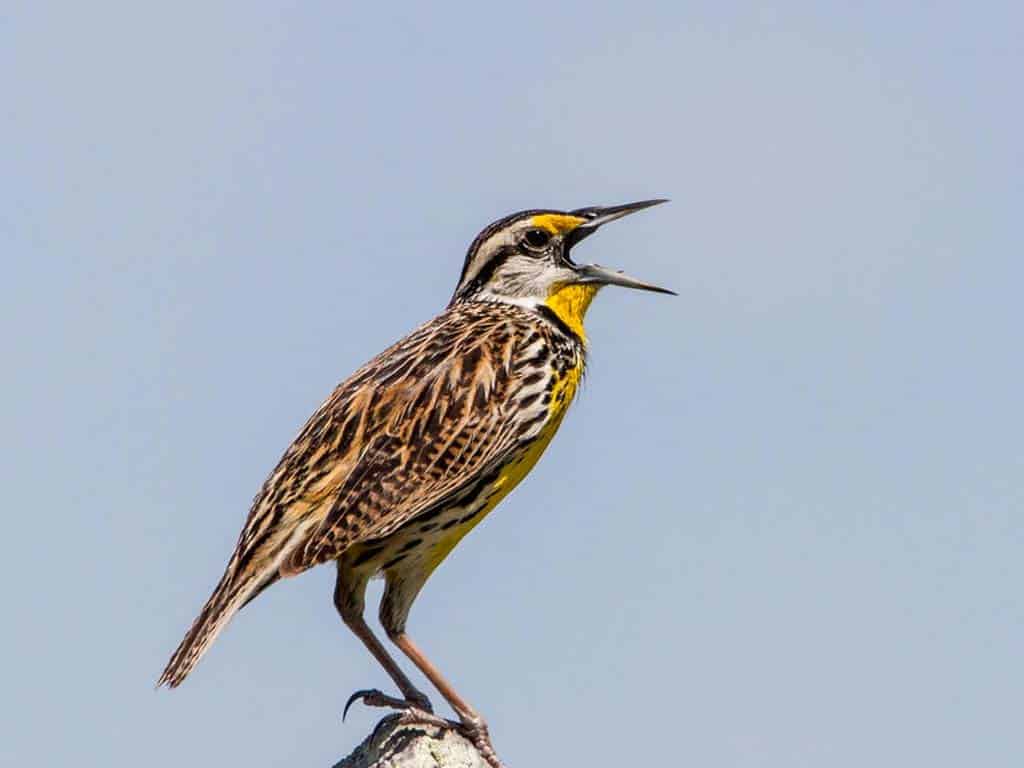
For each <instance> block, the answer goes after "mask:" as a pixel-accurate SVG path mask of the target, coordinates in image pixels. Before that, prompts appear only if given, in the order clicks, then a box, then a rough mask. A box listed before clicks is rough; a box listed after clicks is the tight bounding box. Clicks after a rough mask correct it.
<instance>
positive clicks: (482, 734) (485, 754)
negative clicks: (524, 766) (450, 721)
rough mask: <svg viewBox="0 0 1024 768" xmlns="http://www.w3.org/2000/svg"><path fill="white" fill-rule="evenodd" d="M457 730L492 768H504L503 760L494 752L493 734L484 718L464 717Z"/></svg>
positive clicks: (457, 725)
mask: <svg viewBox="0 0 1024 768" xmlns="http://www.w3.org/2000/svg"><path fill="white" fill-rule="evenodd" d="M456 729H457V730H458V732H459V733H461V734H462V735H463V736H465V737H466V738H467V739H469V740H470V742H471V743H472V744H473V746H474V747H476V751H477V752H479V753H480V756H481V757H482V758H483V759H484V760H486V761H487V764H488V765H490V766H491V768H504V766H503V765H502V762H501V760H499V759H498V753H497V752H495V751H494V745H493V744H492V743H491V734H490V733H489V732H488V730H487V723H485V722H484V721H483V718H481V717H480V716H478V715H476V716H473V717H463V719H462V722H460V723H458V724H456Z"/></svg>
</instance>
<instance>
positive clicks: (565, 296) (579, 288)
mask: <svg viewBox="0 0 1024 768" xmlns="http://www.w3.org/2000/svg"><path fill="white" fill-rule="evenodd" d="M600 289H601V286H600V285H598V284H597V283H583V284H580V283H564V284H562V285H556V286H554V288H552V290H551V293H549V294H548V298H547V301H545V302H544V304H545V305H546V306H547V307H548V309H550V310H551V311H552V312H554V313H555V314H556V315H557V316H558V319H559V320H561V321H562V322H563V323H565V324H566V325H567V326H569V328H571V329H572V332H573V333H575V334H576V335H577V336H579V337H580V340H581V341H583V342H584V343H586V341H587V334H586V331H585V330H584V328H583V316H584V315H585V314H587V309H588V308H589V307H590V302H591V301H593V300H594V296H596V295H597V292H598V291H599V290H600Z"/></svg>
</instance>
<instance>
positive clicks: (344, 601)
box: [334, 562, 434, 720]
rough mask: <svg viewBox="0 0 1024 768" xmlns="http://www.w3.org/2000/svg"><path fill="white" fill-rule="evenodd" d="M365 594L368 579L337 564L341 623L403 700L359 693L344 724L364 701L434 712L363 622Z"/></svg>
mask: <svg viewBox="0 0 1024 768" xmlns="http://www.w3.org/2000/svg"><path fill="white" fill-rule="evenodd" d="M365 591H366V578H365V577H362V578H360V577H358V576H356V575H355V574H353V573H352V572H351V571H350V570H348V569H346V568H345V567H344V566H343V564H342V563H341V562H339V563H338V580H337V582H336V583H335V586H334V605H335V607H336V608H337V609H338V613H339V614H340V615H341V620H342V621H344V622H345V625H346V626H347V627H348V628H349V629H351V630H352V633H353V634H354V635H355V636H356V637H358V638H359V639H360V640H362V641H363V645H365V646H366V648H367V649H368V650H369V651H370V653H372V654H373V657H374V658H375V659H377V661H378V662H380V665H381V666H382V667H384V670H385V671H386V672H387V673H388V675H389V676H390V677H391V679H392V680H394V681H395V685H397V686H398V690H399V691H401V692H402V697H403V698H401V699H396V698H395V697H393V696H388V695H387V694H385V693H382V692H381V691H378V690H375V689H366V690H360V691H356V692H355V693H353V694H352V695H351V696H350V697H349V700H348V701H347V702H346V703H345V710H344V712H343V713H342V715H341V718H342V720H344V719H345V714H346V713H348V708H349V707H351V706H352V703H353V702H355V701H357V700H359V699H362V701H363V703H364V704H368V705H369V706H371V707H392V708H394V709H418V710H421V711H423V712H425V713H428V714H429V713H431V712H433V711H434V708H433V707H432V706H431V705H430V699H428V698H427V697H426V695H424V694H423V693H422V692H421V691H420V690H419V689H418V688H417V687H416V686H415V685H413V684H412V680H410V679H409V678H408V677H406V674H405V673H404V672H403V671H402V668H401V667H400V666H398V663H397V662H396V661H395V660H394V659H393V658H392V657H391V654H390V653H388V649H387V648H385V647H384V645H383V643H381V641H380V640H378V639H377V636H376V635H374V634H373V630H372V629H370V627H369V625H368V624H367V623H366V619H364V618H363V608H364V600H363V595H364V594H365Z"/></svg>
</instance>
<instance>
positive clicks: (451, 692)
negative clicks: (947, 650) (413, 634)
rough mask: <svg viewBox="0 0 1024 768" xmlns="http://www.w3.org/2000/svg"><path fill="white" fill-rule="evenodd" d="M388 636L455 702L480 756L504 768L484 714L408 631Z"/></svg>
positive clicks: (460, 727) (464, 729) (495, 767)
mask: <svg viewBox="0 0 1024 768" xmlns="http://www.w3.org/2000/svg"><path fill="white" fill-rule="evenodd" d="M388 637H390V638H391V641H392V642H393V643H394V644H395V645H397V646H398V647H399V649H401V651H402V653H404V654H405V655H406V656H408V657H409V659H410V660H411V661H412V663H413V664H415V665H416V666H417V667H419V670H420V671H421V672H422V673H423V674H424V675H425V676H426V678H427V679H428V680H430V682H431V683H432V684H433V685H434V687H435V688H437V690H438V691H440V692H441V695H442V696H444V698H445V699H446V700H447V701H448V703H449V704H451V707H452V709H454V710H455V714H457V715H458V716H459V723H458V724H457V728H458V730H459V731H460V732H461V733H462V734H463V735H464V736H465V737H466V738H467V739H469V740H470V741H471V742H472V743H473V746H474V747H476V749H477V751H478V752H479V753H480V756H481V757H483V758H484V760H486V761H487V762H488V763H489V764H490V765H491V766H493V768H503V766H502V764H501V760H499V759H498V755H497V753H496V752H495V751H494V745H493V744H492V743H491V736H490V734H489V733H488V732H487V723H485V722H484V719H483V718H482V717H480V714H479V713H478V712H477V711H476V710H475V709H473V707H471V706H470V705H469V703H468V702H467V701H466V700H465V699H463V698H462V697H461V696H459V694H458V693H457V692H456V691H455V689H454V688H453V687H452V685H451V683H449V682H448V681H447V680H446V679H445V678H444V676H443V675H442V674H441V672H440V670H438V668H437V667H435V666H434V665H433V664H432V663H431V661H430V659H428V658H427V657H426V656H424V655H423V652H422V651H421V650H420V649H419V648H418V647H416V644H415V643H413V641H412V638H410V637H409V636H408V635H407V634H405V632H404V631H401V632H389V633H388ZM411 714H412V713H410V715H411Z"/></svg>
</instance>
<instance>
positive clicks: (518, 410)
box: [157, 199, 676, 768]
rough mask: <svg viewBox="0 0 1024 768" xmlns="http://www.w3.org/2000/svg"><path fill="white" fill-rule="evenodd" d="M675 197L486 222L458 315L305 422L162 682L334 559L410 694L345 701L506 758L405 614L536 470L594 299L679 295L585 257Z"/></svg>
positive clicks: (358, 629)
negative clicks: (369, 606) (615, 231)
mask: <svg viewBox="0 0 1024 768" xmlns="http://www.w3.org/2000/svg"><path fill="white" fill-rule="evenodd" d="M664 202H667V200H663V199H656V200H643V201H639V202H634V203H628V204H625V205H616V206H606V207H600V206H592V207H587V208H578V209H575V210H569V211H563V210H555V209H531V210H526V211H520V212H518V213H513V214H511V215H508V216H505V217H504V218H501V219H499V220H498V221H495V222H494V223H492V224H490V225H489V226H487V227H486V228H485V229H484V230H483V231H481V232H480V234H479V235H477V237H476V238H475V239H474V240H473V242H472V244H471V245H470V247H469V250H468V252H467V254H466V257H465V261H464V263H463V267H462V272H461V274H460V276H459V281H458V284H457V286H456V288H455V292H454V294H453V296H452V298H451V301H450V303H449V304H448V306H447V307H446V308H445V309H444V311H442V312H441V313H440V314H439V315H437V316H436V317H435V318H434V319H432V320H430V321H428V322H426V323H425V324H423V325H421V326H420V327H419V328H417V329H416V330H414V331H412V332H411V333H410V334H409V335H408V336H406V337H405V338H403V339H401V340H400V341H398V342H396V343H395V344H393V345H392V346H391V347H389V348H388V349H386V350H385V351H383V352H382V353H380V354H379V355H377V356H376V357H375V358H373V359H372V360H371V361H370V362H368V363H367V364H365V365H364V366H362V367H361V368H359V369H358V370H357V371H356V372H355V373H353V374H352V375H351V376H350V377H349V378H348V379H346V380H345V381H343V382H342V383H341V384H339V385H338V386H337V387H336V388H335V389H334V391H333V392H332V393H331V394H330V395H329V396H328V398H327V399H326V400H325V401H324V402H323V403H322V404H321V405H320V407H319V408H317V410H316V411H315V412H314V413H313V415H312V416H311V417H310V418H309V420H308V421H307V422H306V423H305V425H304V426H303V427H302V429H301V430H300V431H299V433H298V436H297V437H296V438H295V439H294V441H293V442H292V443H291V445H290V446H289V447H288V449H287V450H286V451H285V453H284V455H283V456H282V457H281V459H280V461H279V463H278V464H277V466H276V467H275V468H274V470H273V471H272V472H271V473H270V475H269V477H267V479H266V481H265V482H264V484H263V486H262V488H261V490H260V492H259V493H258V495H257V496H256V498H255V500H254V502H253V504H252V507H251V509H250V511H249V514H248V517H247V518H246V521H245V525H244V526H243V528H242V531H241V533H240V534H239V537H238V541H237V544H236V546H235V548H234V551H233V553H232V555H231V557H230V559H229V561H228V564H227V566H226V568H225V570H224V574H223V576H222V577H221V579H220V581H219V583H218V584H217V586H216V588H215V589H214V591H213V593H212V595H211V596H210V598H209V599H208V600H207V602H206V603H205V605H204V606H203V608H202V610H201V611H200V613H199V615H198V617H197V618H196V619H195V621H194V622H193V624H192V625H191V628H190V629H189V630H188V632H187V633H186V635H185V637H184V639H183V640H182V641H181V644H180V645H179V646H178V648H177V650H175V651H174V653H173V655H172V656H171V658H170V661H169V662H168V663H167V666H166V668H165V669H164V671H163V673H162V675H161V676H160V678H159V682H158V684H157V686H158V687H160V686H167V687H169V688H174V687H177V686H178V685H179V684H180V683H181V682H182V681H183V680H184V679H185V677H186V676H187V675H188V674H189V673H190V672H191V671H192V669H193V667H194V666H195V664H196V663H197V662H198V661H199V659H200V657H201V656H203V655H204V653H205V652H206V651H207V649H208V648H209V647H210V645H211V643H213V641H214V639H215V638H216V637H217V636H218V635H219V633H220V632H221V631H222V630H223V629H224V627H225V625H226V624H227V623H228V621H229V620H230V619H231V618H232V617H233V616H234V615H235V614H236V613H237V612H238V611H239V610H240V609H241V608H242V607H243V606H244V605H246V604H247V603H249V602H250V601H252V600H253V599H254V598H255V597H256V596H257V595H258V594H260V593H261V592H262V591H263V590H265V589H267V588H268V587H269V586H270V585H272V584H274V583H275V582H277V581H280V580H281V579H284V578H287V577H290V576H295V575H297V574H299V573H301V572H303V571H306V570H308V569H309V568H312V567H313V566H316V565H320V564H324V563H329V562H334V563H335V564H336V568H337V580H336V583H335V589H334V604H335V606H336V608H337V611H338V613H339V614H340V616H341V619H342V621H343V622H344V623H345V624H346V625H347V626H348V628H349V629H350V630H351V631H352V632H353V633H354V634H355V635H356V636H357V637H358V638H359V639H360V640H361V641H362V643H363V644H364V645H365V646H366V648H367V649H368V650H369V652H370V653H371V654H372V655H373V656H374V657H375V658H376V660H377V661H378V662H379V663H380V664H381V666H383V667H384V670H385V671H386V672H387V674H388V675H389V677H390V678H391V679H392V681H393V682H394V684H395V685H396V686H397V688H398V691H399V692H400V694H401V696H400V697H398V696H391V695H388V694H385V693H383V692H382V691H381V690H379V689H365V690H360V691H357V692H356V693H354V694H353V695H352V697H350V699H349V701H348V703H347V704H346V706H345V711H346V712H347V710H348V707H349V706H351V704H352V703H353V702H354V701H358V700H361V701H363V702H364V703H365V704H367V705H371V706H380V707H390V708H394V709H397V710H400V711H401V713H402V714H401V716H402V717H405V718H407V719H409V720H410V721H416V722H421V723H426V724H433V725H438V726H442V727H449V728H456V729H458V730H459V731H460V732H461V733H463V735H465V736H466V737H467V738H468V739H470V741H471V742H472V743H473V744H474V745H475V746H476V748H477V750H478V751H479V752H480V754H481V755H482V756H483V757H484V759H486V760H487V762H488V763H489V764H490V765H492V766H494V767H495V768H500V766H501V761H500V759H499V758H498V756H497V753H496V752H495V750H494V747H493V744H492V742H491V738H490V734H489V732H488V728H487V724H486V722H485V721H484V719H483V718H482V717H481V716H480V715H479V713H478V712H477V711H476V710H475V709H474V708H473V707H472V706H471V705H470V704H469V703H468V702H467V701H466V700H465V699H464V698H463V697H462V696H461V695H460V694H459V693H458V692H457V691H456V690H455V688H454V687H453V686H452V684H451V683H449V682H448V680H447V679H446V678H445V677H444V676H443V675H442V674H441V672H440V671H439V670H438V668H437V667H436V666H434V664H433V663H432V662H431V661H430V660H429V659H428V658H427V656H426V655H424V653H423V652H422V651H421V650H420V648H419V647H418V646H417V645H416V644H415V643H414V642H413V641H412V639H411V638H410V636H409V634H408V632H407V630H406V620H407V617H408V615H409V611H410V609H411V607H412V604H413V602H414V601H415V599H416V597H417V595H418V594H419V592H420V590H421V588H422V587H423V586H424V584H425V583H426V581H427V579H428V578H429V577H430V575H431V574H432V573H433V571H434V570H435V569H436V568H437V567H438V565H440V564H441V562H442V561H443V560H444V559H445V558H446V557H447V556H448V554H449V553H450V552H451V551H452V549H453V548H454V547H455V546H456V545H457V544H458V543H459V542H460V541H461V540H462V539H463V537H464V536H466V534H467V533H469V531H470V530H472V529H473V528H474V527H475V526H476V525H477V524H478V523H479V522H480V521H481V520H482V519H484V517H485V516H486V515H487V514H488V513H489V512H490V511H491V510H492V509H493V508H494V507H495V506H496V505H497V504H498V503H499V502H500V501H501V500H502V498H504V497H505V496H506V495H507V494H508V493H509V491H511V490H512V488H514V487H515V486H516V485H517V484H518V483H519V482H520V481H521V480H522V479H523V478H524V477H525V476H526V475H527V474H528V473H529V472H530V470H531V469H532V468H533V466H534V464H535V463H536V462H537V460H538V459H539V458H540V456H541V454H542V453H543V452H544V450H545V449H546V448H547V446H548V444H549V443H550V441H551V439H552V437H553V436H554V434H555V432H556V431H557V430H558V428H559V426H560V425H561V423H562V420H563V417H564V416H565V414H566V411H567V409H568V408H569V405H570V404H571V403H572V401H573V399H574V396H575V394H576V392H577V389H578V388H579V386H580V382H581V379H582V377H583V375H584V370H585V366H586V358H587V344H588V342H587V336H586V332H585V329H584V326H583V319H584V315H585V314H586V312H587V309H588V308H589V306H590V304H591V301H592V300H593V298H594V296H595V295H596V294H597V293H598V291H599V290H600V289H602V288H603V287H605V286H609V285H615V286H623V287H626V288H634V289H639V290H644V291H652V292H656V293H665V294H672V295H676V294H675V293H674V292H673V291H671V290H669V289H667V288H662V287H659V286H657V285H653V284H650V283H646V282H642V281H640V280H638V279H636V278H633V277H630V276H628V275H627V274H625V273H623V272H621V271H617V270H612V269H609V268H606V267H602V266H599V265H597V264H578V263H576V262H575V261H574V260H573V258H572V251H573V249H574V248H575V247H576V246H577V245H579V243H580V242H582V241H583V240H584V239H585V238H587V237H589V236H590V235H592V234H593V233H595V232H596V231H597V230H598V229H599V228H601V227H602V226H604V225H605V224H607V223H609V222H612V221H615V220H617V219H620V218H622V217H624V216H627V215H629V214H633V213H636V212H637V211H641V210H643V209H646V208H649V207H651V206H654V205H657V204H659V203H664ZM380 575H382V576H383V578H384V582H385V586H384V593H383V597H382V599H381V603H380V608H379V618H380V623H381V626H382V627H383V629H384V631H385V633H386V635H387V637H388V638H389V640H390V641H391V642H392V643H393V644H394V645H395V646H396V647H397V648H398V649H399V650H400V651H401V652H402V653H403V654H404V655H405V656H406V657H407V658H408V659H409V660H410V661H411V662H412V663H413V664H414V665H415V666H416V667H417V668H418V669H419V670H420V671H421V672H422V673H423V675H424V676H425V677H426V678H427V679H428V680H429V681H430V683H431V684H432V685H433V686H434V687H435V688H436V689H437V691H438V692H440V693H441V695H442V696H443V697H444V699H445V700H446V701H447V702H448V704H449V705H450V706H451V708H452V710H453V711H454V712H455V714H456V715H457V717H458V720H457V721H456V720H447V719H443V718H440V717H438V716H436V715H434V713H433V708H432V705H431V703H430V700H429V699H428V697H427V696H426V695H424V694H423V693H422V692H421V691H420V690H419V689H417V688H416V686H414V685H413V683H412V681H411V680H410V679H409V678H408V676H407V675H406V674H405V672H403V670H402V668H401V667H400V666H399V665H398V663H397V662H396V661H395V659H394V657H393V656H392V655H391V653H389V651H388V649H387V648H386V647H385V645H384V644H383V643H382V642H381V641H380V639H379V638H378V637H377V635H376V634H374V632H373V630H372V629H371V628H370V626H369V625H368V624H367V622H366V620H365V618H364V615H363V614H364V608H365V592H366V587H367V583H368V581H369V580H370V579H371V578H372V577H374V576H380Z"/></svg>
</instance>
